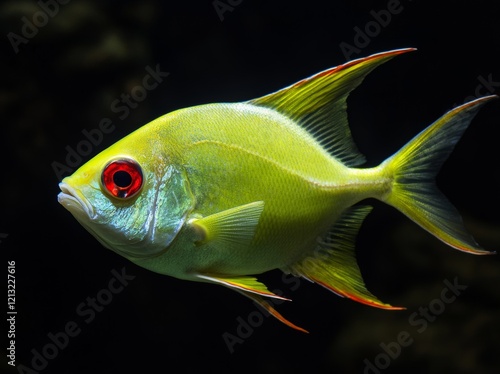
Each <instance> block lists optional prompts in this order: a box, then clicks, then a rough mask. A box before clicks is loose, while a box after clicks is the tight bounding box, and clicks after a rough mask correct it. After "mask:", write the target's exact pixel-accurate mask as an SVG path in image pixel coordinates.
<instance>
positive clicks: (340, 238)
mask: <svg viewBox="0 0 500 374" xmlns="http://www.w3.org/2000/svg"><path fill="white" fill-rule="evenodd" d="M371 209H372V208H371V207H370V206H354V207H351V208H349V209H347V210H346V211H345V212H344V213H343V214H342V216H341V217H340V218H339V220H338V221H337V222H336V223H335V225H334V226H333V228H332V229H331V230H330V232H329V233H328V235H327V236H326V237H325V238H324V239H322V240H319V241H318V248H317V249H316V250H315V252H314V253H313V254H312V255H311V256H309V257H306V258H305V259H304V260H302V261H300V262H299V263H297V264H294V265H292V266H290V267H289V268H288V269H286V271H290V272H291V273H293V274H296V275H300V276H302V277H304V278H306V279H309V280H311V281H313V282H315V283H318V284H320V285H322V286H323V287H325V288H327V289H328V290H330V291H332V292H334V293H336V294H337V295H340V296H343V297H348V298H350V299H353V300H355V301H358V302H360V303H363V304H367V305H371V306H375V307H378V308H382V309H402V308H400V307H393V306H391V305H389V304H386V303H383V302H382V301H380V300H379V299H378V298H377V297H376V296H374V295H373V294H372V293H371V292H370V291H368V290H367V289H366V286H365V283H364V282H363V277H362V276H361V272H360V270H359V267H358V264H357V262H356V257H355V254H354V251H355V249H354V241H355V239H356V235H357V233H358V231H359V228H360V227H361V223H362V222H363V220H364V219H365V217H366V215H367V214H368V213H369V212H370V211H371Z"/></svg>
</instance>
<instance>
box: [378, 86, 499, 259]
mask: <svg viewBox="0 0 500 374" xmlns="http://www.w3.org/2000/svg"><path fill="white" fill-rule="evenodd" d="M494 98H497V96H495V95H491V96H485V97H482V98H479V99H476V100H473V101H470V102H468V103H466V104H463V105H461V106H459V107H457V108H455V109H452V110H450V111H449V112H447V113H446V114H444V115H443V116H442V117H441V118H439V119H438V120H437V121H435V122H434V123H433V124H431V125H430V126H429V127H427V128H426V129H425V130H423V131H422V132H421V133H420V134H418V135H417V136H415V137H414V138H413V139H412V140H411V141H410V142H408V143H407V144H406V145H405V146H404V147H403V148H402V149H401V150H400V151H399V152H397V153H396V154H395V155H394V156H392V157H390V158H389V159H387V160H386V161H384V162H383V163H382V164H381V165H380V166H379V167H380V168H381V169H382V170H381V171H382V174H384V175H385V176H390V177H391V178H393V184H392V191H391V193H389V194H388V195H387V196H384V197H383V198H382V200H383V201H385V202H387V203H388V204H390V205H392V206H394V207H395V208H397V209H398V210H400V211H401V212H402V213H404V214H405V215H406V216H408V217H409V218H410V219H412V220H413V221H414V222H416V223H417V224H419V225H420V226H421V227H423V228H424V229H425V230H427V231H429V232H430V233H431V234H433V235H434V236H436V237H437V238H438V239H440V240H442V241H443V242H445V243H446V244H448V245H450V246H452V247H454V248H456V249H459V250H461V251H464V252H469V253H474V254H491V253H494V252H489V251H486V250H484V249H482V248H481V247H480V246H479V244H477V242H476V241H475V240H474V238H473V237H472V236H471V235H470V234H469V233H468V232H467V230H466V229H465V227H464V224H463V220H462V217H461V216H460V214H459V213H458V211H457V210H456V209H455V207H453V205H452V204H451V203H450V202H449V201H448V200H447V199H446V197H445V196H444V195H443V194H442V193H441V192H440V191H439V190H438V189H437V187H436V185H435V181H434V178H435V176H436V174H437V172H438V171H439V168H440V167H441V165H442V164H443V163H444V161H445V160H446V159H447V158H448V155H449V154H450V153H451V151H452V150H453V148H454V147H455V144H456V143H457V142H458V140H459V139H460V137H461V136H462V134H463V132H464V131H465V130H466V128H467V127H468V126H469V124H470V122H471V120H472V119H473V118H474V116H475V115H476V114H477V112H478V111H479V109H480V108H481V107H482V106H483V105H484V104H485V103H487V102H488V101H490V100H492V99H494Z"/></svg>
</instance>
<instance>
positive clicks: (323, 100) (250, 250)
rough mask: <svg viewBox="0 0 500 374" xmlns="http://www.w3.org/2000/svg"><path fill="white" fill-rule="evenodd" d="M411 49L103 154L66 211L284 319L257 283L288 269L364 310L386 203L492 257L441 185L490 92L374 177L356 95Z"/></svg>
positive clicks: (66, 199)
mask: <svg viewBox="0 0 500 374" xmlns="http://www.w3.org/2000/svg"><path fill="white" fill-rule="evenodd" d="M411 50H413V49H401V50H395V51H389V52H384V53H379V54H375V55H372V56H368V57H366V58H363V59H358V60H354V61H351V62H348V63H346V64H344V65H340V66H338V67H335V68H332V69H328V70H325V71H323V72H320V73H318V74H316V75H314V76H312V77H310V78H307V79H304V80H302V81H300V82H297V83H296V84H294V85H292V86H289V87H287V88H284V89H282V90H279V91H277V92H274V93H272V94H269V95H266V96H264V97H261V98H258V99H254V100H250V101H247V102H241V103H215V104H205V105H199V106H194V107H190V108H184V109H179V110H176V111H174V112H171V113H168V114H166V115H164V116H161V117H159V118H157V119H156V120H154V121H152V122H150V123H149V124H147V125H145V126H143V127H141V128H139V129H138V130H136V131H134V132H133V133H131V134H130V135H128V136H126V137H124V138H123V139H121V140H120V141H118V142H117V143H115V144H113V145H112V146H110V147H109V148H108V149H106V150H104V151H102V152H101V153H100V154H98V155H97V156H95V157H94V158H93V159H91V160H90V161H88V162H87V163H86V164H85V165H83V166H82V167H81V168H79V169H78V170H77V171H76V172H75V173H74V174H73V175H71V176H69V177H66V178H65V179H64V180H63V181H62V182H61V184H60V188H61V191H62V192H61V193H60V194H59V202H60V203H61V204H62V205H63V206H65V207H66V208H67V209H68V210H69V211H70V212H71V213H72V214H73V216H74V217H75V218H76V219H77V220H78V221H79V222H80V223H81V224H82V225H83V226H84V227H85V228H86V229H87V230H88V231H89V232H90V233H92V234H93V235H94V236H95V237H96V238H97V239H98V240H99V241H100V242H101V243H102V244H103V245H104V246H105V247H107V248H109V249H111V250H113V251H115V252H116V253H118V254H120V255H122V256H124V257H125V258H127V259H129V260H130V261H132V262H134V263H136V264H137V265H139V266H142V267H144V268H146V269H149V270H151V271H154V272H157V273H161V274H165V275H169V276H173V277H176V278H180V279H185V280H191V281H199V282H209V283H215V284H220V285H223V286H226V287H229V288H231V289H234V290H236V291H238V292H240V293H241V294H243V295H245V296H247V297H249V298H251V299H252V300H254V301H256V302H257V303H259V304H260V305H262V306H263V307H264V308H266V309H267V310H268V311H269V312H270V313H271V314H272V315H274V316H275V317H276V318H278V319H279V320H280V321H282V322H283V323H285V324H287V325H288V326H290V327H293V328H296V329H298V330H302V331H305V330H304V329H302V328H300V327H298V326H296V325H294V324H293V323H291V322H289V321H288V320H286V319H285V318H284V317H283V316H281V315H280V314H279V313H278V312H277V311H276V310H275V309H274V308H273V307H272V305H271V304H270V303H269V302H267V301H266V300H267V298H279V299H284V297H282V296H279V295H276V294H274V293H272V292H271V291H269V290H268V289H267V287H266V286H265V285H264V284H262V283H261V282H259V280H258V279H257V278H256V276H258V275H259V274H262V273H264V272H267V271H270V270H273V269H281V270H282V271H284V272H286V273H292V274H294V275H296V276H301V277H304V278H306V279H309V280H311V281H313V282H315V283H318V284H320V285H322V286H324V287H326V288H327V289H329V290H331V291H333V292H335V293H337V294H339V295H341V296H344V297H348V298H351V299H354V300H356V301H359V302H362V303H365V304H368V305H372V306H376V307H381V308H386V309H398V308H397V307H392V306H391V305H389V304H386V303H383V302H381V301H380V300H378V298H377V297H376V296H374V295H373V294H371V293H370V292H369V291H368V290H367V289H366V287H365V285H364V282H363V279H362V276H361V274H360V271H359V268H358V266H357V264H356V259H355V255H354V241H355V237H356V234H357V232H358V230H359V227H360V226H361V223H362V221H363V219H364V218H365V217H366V215H367V214H368V213H369V211H370V210H371V208H370V207H368V206H365V205H361V204H358V203H360V202H362V201H363V200H365V199H367V198H375V199H378V200H381V201H383V202H385V203H387V204H390V205H392V206H394V207H395V208H397V209H398V210H400V211H401V212H402V213H404V214H405V215H407V216H408V217H409V218H411V219H412V220H413V221H415V222H416V223H417V224H419V225H420V226H421V227H423V228H424V229H426V230H427V231H429V232H430V233H432V234H433V235H435V236H436V237H437V238H438V239H440V240H442V241H443V242H445V243H447V244H448V245H450V246H452V247H454V248H457V249H459V250H462V251H465V252H470V253H475V254H488V253H491V252H488V251H485V250H483V249H482V248H481V247H480V246H479V245H478V244H477V243H476V241H475V240H474V239H473V238H472V236H470V235H469V234H468V233H467V232H466V230H465V228H464V227H463V223H462V219H461V218H460V215H459V214H458V212H457V211H456V210H455V209H454V208H453V207H452V206H451V204H450V203H449V202H448V201H447V200H446V198H445V197H444V196H443V195H442V194H441V193H440V192H439V191H438V190H437V188H436V187H435V184H434V177H435V175H436V174H437V172H438V169H439V166H440V165H441V164H442V163H443V162H444V160H445V159H446V158H447V156H448V155H449V153H450V152H451V151H452V149H453V147H454V145H455V144H456V142H458V140H459V139H460V136H461V135H462V133H463V131H465V129H466V128H467V126H468V125H469V123H470V121H471V120H472V118H473V117H474V115H475V114H476V113H477V111H478V110H479V108H480V107H481V106H482V105H483V104H484V103H486V102H487V101H489V100H491V99H492V98H494V96H487V97H484V98H480V99H477V100H474V101H471V102H469V103H466V104H464V105H462V106H460V107H458V108H455V109H453V110H451V111H449V112H448V113H446V114H445V115H443V116H442V117H441V118H439V119H438V120H437V121H435V122H434V123H433V124H432V125H430V126H429V127H428V128H427V129H425V130H423V131H422V132H421V133H420V134H418V135H417V136H416V137H415V138H414V139H412V140H411V141H410V142H408V143H407V144H406V145H405V146H404V147H403V148H402V149H401V150H400V151H398V152H397V153H396V154H394V155H393V156H391V157H389V158H388V159H387V160H385V161H384V162H383V163H382V164H380V165H379V166H377V167H373V168H360V167H359V166H360V165H361V164H362V163H363V162H364V157H363V156H362V155H361V154H360V152H359V151H358V150H357V148H356V146H355V143H354V141H353V140H352V138H351V135H350V131H349V126H348V121H347V113H346V98H347V97H348V95H349V93H350V92H351V91H352V90H353V89H354V88H356V87H357V86H358V85H359V84H360V83H361V81H362V80H363V78H364V77H365V76H366V75H367V74H368V73H369V72H370V71H372V70H373V69H374V68H375V67H377V66H378V65H380V64H382V63H384V62H386V61H388V60H389V59H391V58H392V57H394V56H396V55H399V54H401V53H405V52H409V51H411Z"/></svg>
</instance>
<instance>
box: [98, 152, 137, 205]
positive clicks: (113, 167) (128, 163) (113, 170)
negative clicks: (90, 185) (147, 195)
mask: <svg viewBox="0 0 500 374" xmlns="http://www.w3.org/2000/svg"><path fill="white" fill-rule="evenodd" d="M101 180H102V185H103V186H104V187H105V188H106V190H107V191H108V192H109V193H110V194H111V195H113V196H114V197H118V198H121V199H127V198H130V197H132V196H134V195H135V194H136V193H137V192H138V191H139V190H140V189H141V186H142V182H143V177H142V171H141V167H140V166H139V164H138V163H137V162H135V161H132V160H127V159H123V160H115V161H111V162H110V163H109V164H107V165H106V167H105V168H104V170H103V171H102V176H101Z"/></svg>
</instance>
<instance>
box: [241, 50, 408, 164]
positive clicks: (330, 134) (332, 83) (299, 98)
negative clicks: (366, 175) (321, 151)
mask: <svg viewBox="0 0 500 374" xmlns="http://www.w3.org/2000/svg"><path fill="white" fill-rule="evenodd" d="M413 50H415V48H406V49H397V50H393V51H388V52H383V53H377V54H374V55H371V56H368V57H365V58H360V59H357V60H353V61H350V62H347V63H345V64H343V65H339V66H337V67H334V68H331V69H327V70H324V71H322V72H320V73H317V74H315V75H313V76H311V77H309V78H306V79H304V80H301V81H299V82H297V83H295V84H293V85H291V86H289V87H286V88H284V89H281V90H279V91H277V92H274V93H272V94H269V95H266V96H263V97H260V98H257V99H253V100H250V101H249V103H251V104H255V105H261V106H266V107H270V108H273V109H276V110H278V111H279V112H280V113H282V114H284V115H286V116H288V117H290V118H291V119H293V120H295V121H297V122H298V123H299V124H300V125H301V126H302V127H303V128H305V129H306V130H307V131H308V132H309V133H311V134H312V135H313V136H314V137H315V139H316V140H317V141H318V142H319V143H320V144H321V145H322V146H323V147H324V148H325V149H326V150H327V151H328V152H330V154H331V155H332V156H334V157H335V158H337V159H338V160H339V161H341V162H343V163H344V164H345V165H347V166H357V165H361V164H362V163H364V161H365V158H364V156H363V155H361V154H360V153H359V151H358V149H357V147H356V145H355V143H354V141H353V140H352V137H351V131H350V129H349V124H348V119H347V104H346V100H347V97H348V96H349V93H350V92H351V91H352V90H354V89H355V88H356V87H357V86H359V84H361V82H362V81H363V79H364V78H365V76H366V75H367V74H368V73H370V72H371V71H372V70H373V69H375V68H376V67H377V66H379V65H381V64H382V63H384V62H386V61H388V60H390V59H391V58H393V57H394V56H397V55H399V54H402V53H406V52H409V51H413Z"/></svg>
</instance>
